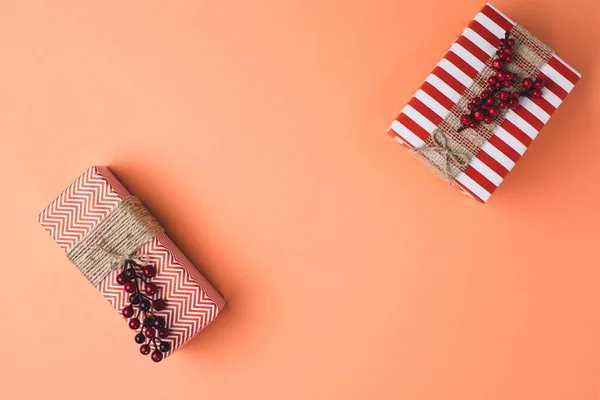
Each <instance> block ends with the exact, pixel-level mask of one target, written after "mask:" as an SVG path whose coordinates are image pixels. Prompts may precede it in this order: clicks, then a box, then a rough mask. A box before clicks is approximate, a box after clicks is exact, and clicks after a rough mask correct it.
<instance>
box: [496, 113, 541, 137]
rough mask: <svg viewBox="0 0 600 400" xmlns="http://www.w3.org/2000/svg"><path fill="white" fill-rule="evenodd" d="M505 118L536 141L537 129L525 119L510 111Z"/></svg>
mask: <svg viewBox="0 0 600 400" xmlns="http://www.w3.org/2000/svg"><path fill="white" fill-rule="evenodd" d="M504 118H506V119H507V120H508V121H510V122H512V123H513V124H514V125H515V126H516V127H517V128H519V129H520V130H522V131H523V132H525V133H526V134H527V136H529V137H530V138H532V139H535V137H536V136H537V134H538V131H537V129H535V128H534V127H533V126H531V125H529V122H527V121H525V120H524V119H523V118H521V117H520V116H518V115H517V114H516V113H515V112H514V111H513V110H509V111H508V112H507V113H506V115H505V117H504Z"/></svg>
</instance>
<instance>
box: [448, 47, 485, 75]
mask: <svg viewBox="0 0 600 400" xmlns="http://www.w3.org/2000/svg"><path fill="white" fill-rule="evenodd" d="M444 58H445V59H446V60H448V61H450V62H451V63H452V64H454V65H455V66H456V67H457V68H458V69H460V70H461V71H462V72H464V73H465V74H467V75H468V76H469V77H470V78H471V79H475V78H476V77H477V74H478V73H479V71H477V70H476V69H475V68H473V67H471V66H470V65H469V63H467V62H466V61H465V60H463V59H462V58H460V56H459V55H458V54H456V53H454V52H453V51H449V52H447V53H446V55H445V56H444Z"/></svg>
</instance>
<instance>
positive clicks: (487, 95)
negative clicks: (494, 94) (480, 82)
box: [479, 90, 490, 100]
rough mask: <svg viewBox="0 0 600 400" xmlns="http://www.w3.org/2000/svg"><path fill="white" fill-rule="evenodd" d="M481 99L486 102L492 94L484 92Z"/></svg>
mask: <svg viewBox="0 0 600 400" xmlns="http://www.w3.org/2000/svg"><path fill="white" fill-rule="evenodd" d="M479 97H481V98H482V99H483V100H485V99H487V98H488V97H490V92H488V91H487V90H484V91H483V92H481V94H480V95H479Z"/></svg>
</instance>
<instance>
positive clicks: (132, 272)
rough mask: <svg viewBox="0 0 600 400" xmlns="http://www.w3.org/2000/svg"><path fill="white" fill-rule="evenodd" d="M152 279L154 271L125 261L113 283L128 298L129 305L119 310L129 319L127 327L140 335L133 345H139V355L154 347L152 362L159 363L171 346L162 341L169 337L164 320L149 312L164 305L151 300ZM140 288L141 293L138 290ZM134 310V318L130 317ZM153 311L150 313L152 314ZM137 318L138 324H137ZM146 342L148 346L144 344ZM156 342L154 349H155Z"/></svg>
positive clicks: (159, 301)
mask: <svg viewBox="0 0 600 400" xmlns="http://www.w3.org/2000/svg"><path fill="white" fill-rule="evenodd" d="M155 275H156V268H155V267H154V266H152V265H145V266H141V265H139V264H137V263H136V262H134V261H133V260H131V259H129V260H127V261H125V269H124V270H123V272H121V273H120V274H118V275H117V283H118V284H119V285H123V288H124V289H125V291H126V292H127V293H131V295H130V296H129V305H127V306H126V307H124V308H123V310H122V313H123V316H124V317H125V318H129V327H130V328H131V329H133V330H136V331H137V330H138V329H140V328H141V331H140V332H139V333H138V334H137V335H135V342H136V343H138V344H140V345H141V346H140V353H142V354H143V355H147V354H150V351H151V348H150V344H152V345H154V351H153V352H152V356H151V357H152V361H154V362H159V361H161V360H162V359H163V353H166V352H168V351H169V350H171V344H170V343H169V342H167V341H165V340H163V339H166V338H167V337H168V336H169V329H168V328H167V327H166V322H165V318H164V317H161V316H159V315H156V314H154V312H153V311H162V310H164V309H165V307H166V304H165V301H164V300H163V299H160V298H159V299H153V298H152V296H154V295H155V294H156V293H157V292H158V288H157V287H156V285H155V284H154V283H151V282H150V279H151V278H153V277H154V276H155ZM142 284H143V292H142V290H140V288H141V287H142ZM134 306H137V308H138V310H137V315H136V316H135V317H134V314H135V308H134ZM152 310H153V311H152ZM140 317H143V318H141V321H140ZM146 341H148V343H146ZM157 341H158V345H157Z"/></svg>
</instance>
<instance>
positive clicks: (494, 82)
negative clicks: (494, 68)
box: [488, 76, 497, 85]
mask: <svg viewBox="0 0 600 400" xmlns="http://www.w3.org/2000/svg"><path fill="white" fill-rule="evenodd" d="M496 82H497V79H496V77H495V76H490V77H489V78H488V83H489V84H490V85H495V84H496Z"/></svg>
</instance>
